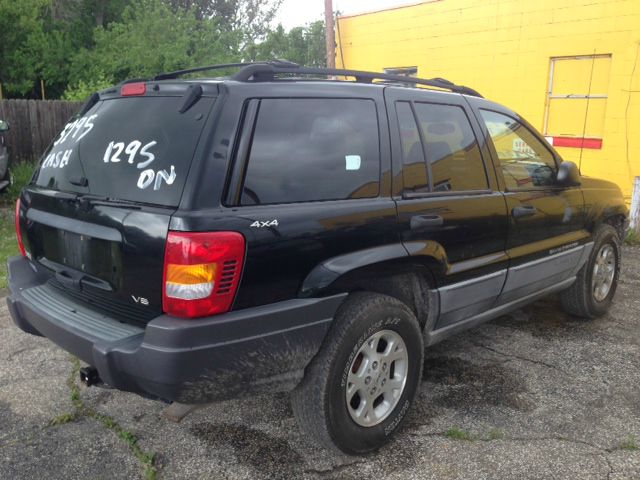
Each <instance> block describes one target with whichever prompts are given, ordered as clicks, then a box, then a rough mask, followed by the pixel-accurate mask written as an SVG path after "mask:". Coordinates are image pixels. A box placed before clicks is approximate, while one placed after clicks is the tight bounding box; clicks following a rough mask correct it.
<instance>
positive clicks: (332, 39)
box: [324, 0, 336, 68]
mask: <svg viewBox="0 0 640 480" xmlns="http://www.w3.org/2000/svg"><path fill="white" fill-rule="evenodd" d="M324 26H325V36H326V43H327V68H336V34H335V32H334V31H333V2H332V0H324Z"/></svg>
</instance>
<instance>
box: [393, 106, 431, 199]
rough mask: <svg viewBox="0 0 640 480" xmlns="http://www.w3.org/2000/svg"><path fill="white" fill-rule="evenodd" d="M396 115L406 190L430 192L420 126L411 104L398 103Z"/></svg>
mask: <svg viewBox="0 0 640 480" xmlns="http://www.w3.org/2000/svg"><path fill="white" fill-rule="evenodd" d="M396 114H397V116H398V127H399V128H400V141H401V144H402V164H403V169H402V177H403V180H404V188H405V190H406V191H410V192H428V191H429V178H428V177H427V164H426V163H425V161H424V152H423V151H422V142H421V141H420V133H419V132H418V125H417V124H416V119H415V118H414V116H413V112H412V111H411V105H410V104H409V102H397V103H396Z"/></svg>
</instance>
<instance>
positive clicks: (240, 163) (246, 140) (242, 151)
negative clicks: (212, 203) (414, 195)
mask: <svg viewBox="0 0 640 480" xmlns="http://www.w3.org/2000/svg"><path fill="white" fill-rule="evenodd" d="M263 100H320V101H323V100H343V101H344V100H363V101H368V102H371V103H372V104H373V108H374V110H375V112H376V134H377V136H378V142H377V147H378V150H377V151H378V177H377V183H378V193H377V194H376V195H374V196H372V197H358V198H342V199H340V198H327V199H316V200H295V201H288V202H277V203H260V204H250V205H243V204H242V190H243V188H244V183H245V180H246V175H247V170H248V166H249V157H250V155H251V148H252V146H253V139H254V135H255V131H256V128H257V125H258V117H259V114H260V108H261V106H262V101H263ZM253 102H255V105H256V107H255V108H254V109H253V111H252V112H251V111H250V108H251V105H252V103H253ZM249 126H250V128H247V127H249ZM237 128H238V130H239V131H238V134H239V138H237V139H236V141H235V145H236V147H235V148H234V151H233V152H232V157H231V167H230V173H229V174H228V175H227V176H228V178H229V186H228V188H227V194H226V196H224V197H223V198H226V202H225V203H224V206H225V207H232V208H243V207H249V208H256V207H270V206H276V205H296V204H314V203H318V202H343V201H358V200H369V201H371V200H374V199H380V198H381V197H383V188H382V187H383V178H382V162H383V159H382V138H381V136H382V133H383V132H382V130H381V125H380V112H379V109H378V103H377V102H376V99H375V98H372V97H333V96H327V97H322V96H313V97H307V96H300V97H298V96H291V97H289V96H275V97H272V96H265V97H248V98H246V99H245V100H244V103H243V111H242V114H241V116H240V120H238V127H237ZM244 144H246V148H241V147H242V146H245V145H244ZM233 182H236V183H235V185H234V183H233ZM234 190H235V191H236V192H235V194H234V195H232V192H233V191H234Z"/></svg>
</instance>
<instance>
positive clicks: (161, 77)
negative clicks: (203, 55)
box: [153, 60, 299, 80]
mask: <svg viewBox="0 0 640 480" xmlns="http://www.w3.org/2000/svg"><path fill="white" fill-rule="evenodd" d="M251 65H273V66H275V67H278V68H284V67H299V65H298V64H297V63H293V62H289V61H288V60H269V61H266V62H265V61H262V62H240V63H220V64H218V65H207V66H205V67H194V68H187V69H185V70H176V71H175V72H166V73H160V74H158V75H156V76H155V77H153V79H154V80H170V79H173V78H178V77H181V76H182V75H188V74H189V73H197V72H206V71H208V70H222V69H223V68H237V67H248V66H251Z"/></svg>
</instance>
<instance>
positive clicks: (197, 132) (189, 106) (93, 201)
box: [21, 82, 217, 323]
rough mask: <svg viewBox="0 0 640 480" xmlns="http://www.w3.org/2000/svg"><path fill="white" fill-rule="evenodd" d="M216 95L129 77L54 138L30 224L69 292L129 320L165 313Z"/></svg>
mask: <svg viewBox="0 0 640 480" xmlns="http://www.w3.org/2000/svg"><path fill="white" fill-rule="evenodd" d="M216 92H217V87H216V86H215V85H204V84H203V85H202V86H200V85H193V84H189V83H186V82H181V83H176V82H174V83H165V82H158V83H153V82H150V83H146V84H145V83H139V84H133V85H132V84H129V85H128V86H125V90H123V91H122V93H128V94H129V95H126V96H123V95H122V94H121V90H120V88H117V89H113V90H111V91H107V92H103V93H102V94H101V95H100V97H99V98H98V97H97V96H94V98H93V100H90V101H89V102H88V104H87V105H85V107H84V108H83V109H82V111H81V112H80V113H79V114H78V115H77V116H76V117H75V118H74V119H72V120H71V121H70V122H69V123H68V124H67V126H66V127H65V128H64V130H63V131H62V132H61V133H60V134H59V135H58V137H57V138H56V139H55V140H54V142H53V144H52V145H51V146H50V147H49V149H48V150H47V152H45V154H44V155H43V157H42V159H41V161H40V164H39V166H38V169H37V170H36V172H35V173H34V177H33V179H32V181H31V184H30V185H29V186H28V187H27V188H26V189H25V190H24V192H23V195H22V198H21V202H22V212H23V215H22V217H21V231H22V237H23V240H24V243H25V247H26V250H27V255H28V256H29V257H30V258H31V260H32V261H33V263H34V265H36V266H37V267H38V269H39V270H42V271H43V272H45V273H46V275H48V278H49V280H48V281H49V283H50V284H51V285H52V286H54V287H56V288H57V289H58V290H59V291H60V293H61V294H62V295H69V296H72V297H74V298H75V299H76V300H81V301H83V302H86V303H88V304H91V305H93V306H94V307H96V308H98V309H101V310H103V311H105V312H107V313H109V314H110V315H111V316H114V317H116V318H118V319H122V320H123V321H129V322H136V323H145V322H146V321H148V320H149V319H151V318H153V317H154V316H157V315H158V314H160V313H161V312H162V281H163V278H162V276H163V263H164V250H165V242H166V238H167V231H168V227H169V221H170V219H171V215H172V214H173V213H174V212H175V210H176V208H177V206H178V204H179V203H180V198H181V196H182V192H183V189H184V186H185V182H186V179H187V174H188V172H189V169H190V167H191V163H192V161H193V158H194V155H195V152H196V147H197V145H198V142H199V140H200V137H201V135H202V132H203V129H204V125H205V123H206V120H207V117H208V115H209V113H210V112H211V108H212V105H213V103H214V101H215V96H216V95H215V94H216ZM25 211H26V213H24V212H25Z"/></svg>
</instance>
